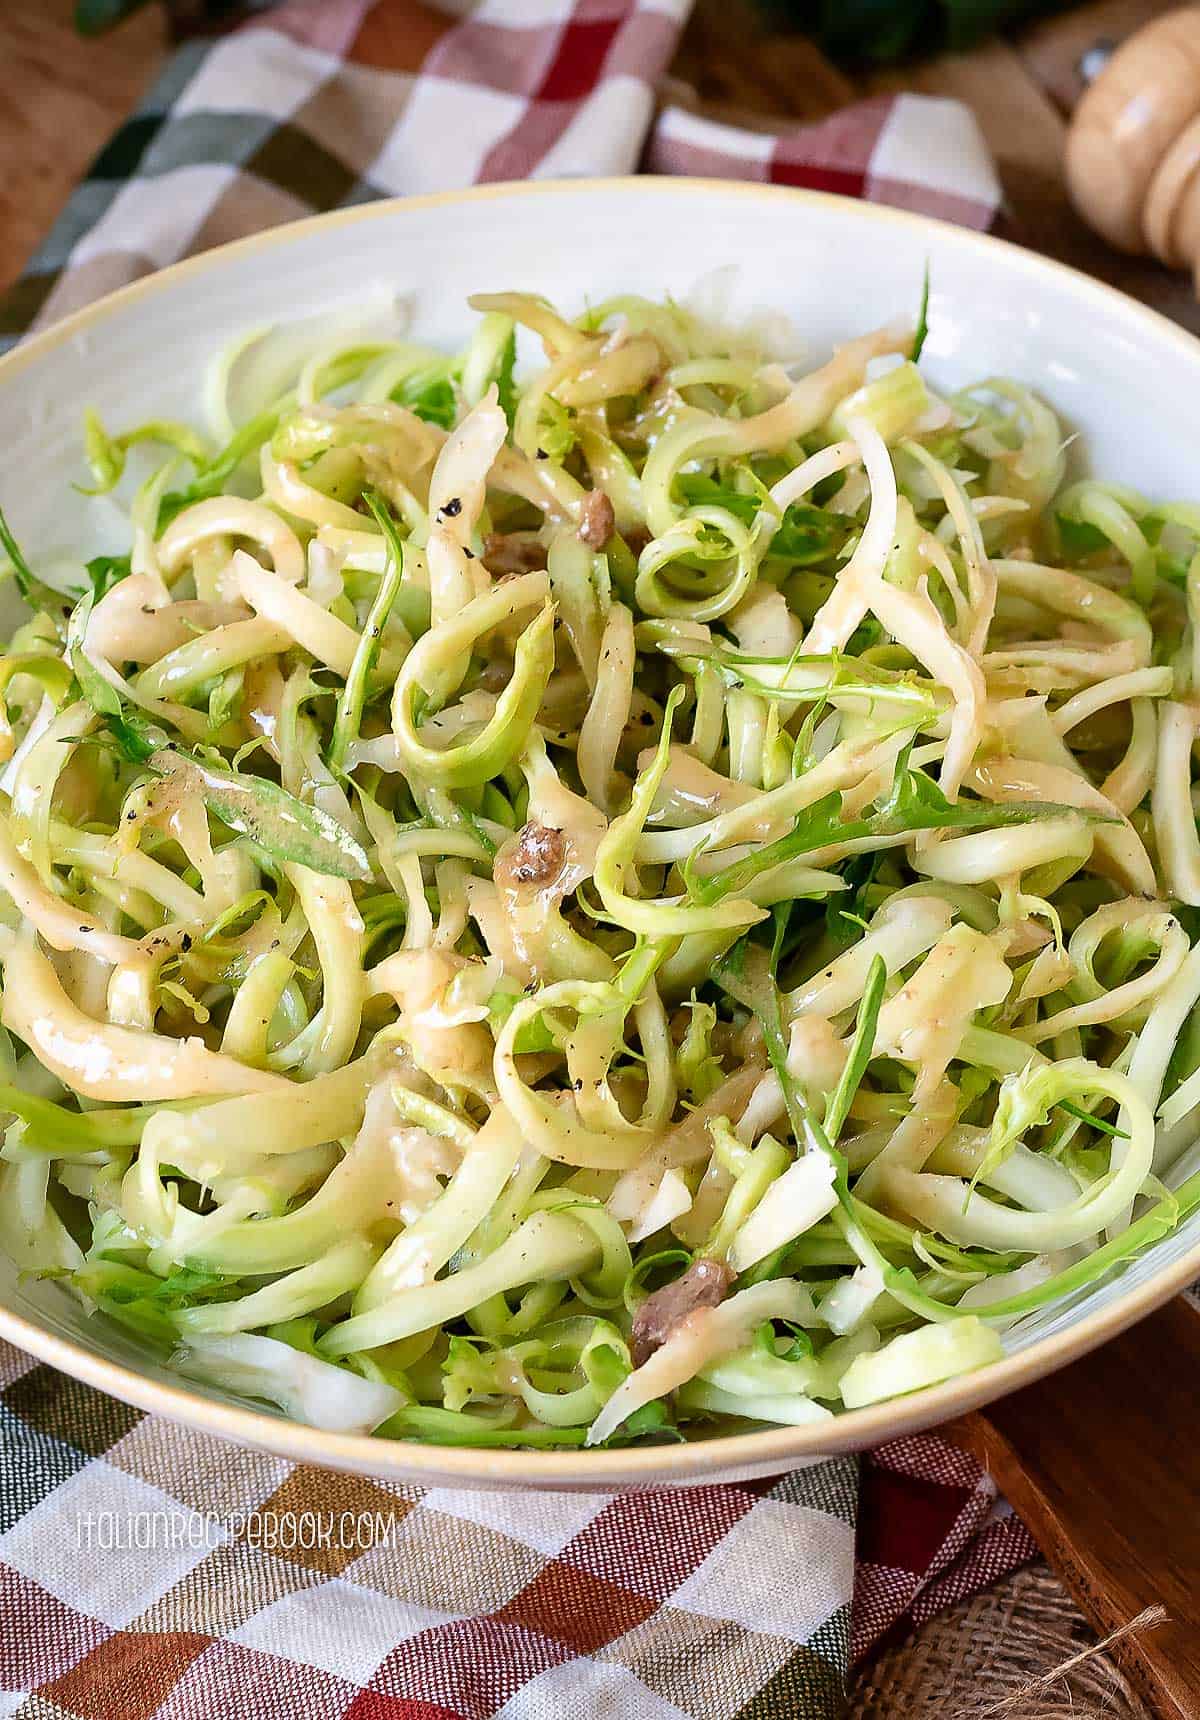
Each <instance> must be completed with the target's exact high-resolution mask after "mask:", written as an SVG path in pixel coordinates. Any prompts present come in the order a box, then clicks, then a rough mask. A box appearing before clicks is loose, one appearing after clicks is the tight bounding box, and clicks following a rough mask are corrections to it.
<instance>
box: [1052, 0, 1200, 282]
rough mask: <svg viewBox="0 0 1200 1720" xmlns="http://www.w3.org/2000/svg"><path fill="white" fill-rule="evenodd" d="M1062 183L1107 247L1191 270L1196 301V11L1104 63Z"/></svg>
mask: <svg viewBox="0 0 1200 1720" xmlns="http://www.w3.org/2000/svg"><path fill="white" fill-rule="evenodd" d="M1085 69H1086V68H1085ZM1066 174H1067V184H1068V187H1069V188H1070V192H1071V198H1072V201H1073V202H1074V204H1075V207H1076V208H1077V209H1078V211H1079V213H1080V214H1081V215H1082V216H1083V218H1084V220H1085V221H1087V222H1088V223H1089V224H1090V225H1091V226H1092V227H1094V228H1095V229H1096V231H1097V232H1098V233H1100V234H1101V235H1102V236H1103V237H1104V238H1105V239H1107V240H1108V242H1109V243H1110V244H1111V245H1115V246H1116V247H1117V249H1118V250H1121V251H1132V252H1138V253H1142V252H1149V253H1150V254H1152V255H1153V256H1155V257H1158V258H1159V259H1160V261H1161V262H1163V263H1165V264H1166V265H1167V266H1168V268H1173V269H1182V268H1190V269H1191V270H1192V271H1193V272H1194V275H1195V280H1196V291H1197V296H1198V297H1200V5H1196V6H1184V7H1181V8H1180V9H1179V10H1178V11H1175V12H1165V13H1164V14H1163V15H1162V17H1161V18H1156V19H1155V20H1154V21H1153V23H1150V24H1146V25H1144V26H1143V28H1142V29H1140V30H1138V31H1137V32H1136V34H1134V35H1133V36H1130V37H1129V39H1128V40H1127V41H1125V42H1122V43H1121V45H1120V47H1118V48H1117V49H1116V50H1115V51H1114V52H1113V53H1112V54H1111V56H1108V57H1107V58H1105V59H1104V61H1103V65H1102V69H1101V70H1100V71H1099V72H1098V73H1097V74H1096V76H1095V77H1094V78H1093V80H1092V81H1091V83H1090V84H1089V86H1088V88H1087V89H1086V90H1085V92H1084V94H1083V97H1082V99H1081V100H1080V102H1079V105H1078V107H1077V108H1076V109H1075V114H1074V117H1073V118H1072V121H1071V126H1070V130H1069V132H1068V134H1067V152H1066Z"/></svg>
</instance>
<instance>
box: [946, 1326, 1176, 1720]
mask: <svg viewBox="0 0 1200 1720" xmlns="http://www.w3.org/2000/svg"><path fill="white" fill-rule="evenodd" d="M939 1431H940V1432H941V1434H942V1435H943V1436H944V1437H945V1438H948V1439H951V1440H953V1441H954V1443H955V1444H958V1445H962V1446H965V1447H966V1448H967V1449H968V1450H970V1451H972V1452H974V1454H975V1455H976V1456H977V1457H978V1458H980V1459H981V1461H982V1462H984V1463H985V1464H986V1465H987V1467H988V1469H989V1470H990V1471H991V1472H992V1474H993V1475H994V1476H995V1477H996V1480H997V1482H998V1483H999V1485H1000V1487H1001V1489H1002V1491H1003V1492H1004V1494H1005V1495H1006V1497H1007V1498H1008V1499H1009V1500H1010V1502H1011V1503H1012V1505H1013V1507H1014V1508H1015V1509H1016V1510H1017V1511H1018V1512H1019V1513H1020V1515H1021V1517H1022V1518H1023V1519H1024V1520H1025V1522H1026V1523H1027V1524H1028V1526H1029V1528H1030V1530H1031V1531H1032V1533H1033V1535H1034V1536H1035V1538H1036V1539H1037V1542H1038V1545H1039V1546H1040V1547H1041V1549H1042V1551H1043V1553H1045V1555H1046V1558H1047V1560H1048V1561H1049V1563H1050V1565H1051V1566H1052V1567H1053V1568H1054V1570H1055V1571H1056V1572H1057V1574H1058V1575H1059V1577H1061V1579H1062V1581H1063V1583H1064V1584H1065V1585H1066V1587H1067V1588H1068V1589H1069V1590H1070V1591H1071V1593H1072V1595H1073V1596H1074V1598H1075V1600H1076V1601H1077V1603H1078V1604H1079V1607H1080V1609H1081V1610H1082V1611H1083V1612H1084V1613H1085V1614H1086V1616H1087V1618H1088V1619H1089V1620H1090V1622H1091V1623H1092V1624H1093V1626H1094V1627H1095V1629H1096V1630H1097V1631H1098V1632H1099V1633H1100V1634H1101V1635H1107V1634H1108V1632H1110V1631H1115V1630H1119V1629H1120V1628H1121V1627H1122V1626H1123V1625H1125V1624H1127V1623H1128V1622H1129V1621H1130V1620H1131V1619H1134V1618H1136V1617H1137V1615H1138V1614H1139V1613H1141V1612H1142V1611H1143V1610H1144V1609H1146V1608H1148V1607H1155V1606H1162V1607H1165V1608H1166V1611H1167V1618H1166V1620H1165V1622H1164V1623H1162V1624H1160V1625H1158V1626H1156V1627H1155V1628H1153V1629H1150V1630H1146V1631H1142V1632H1137V1633H1135V1634H1133V1635H1131V1636H1128V1637H1126V1638H1124V1639H1123V1640H1122V1641H1120V1642H1119V1643H1117V1645H1116V1646H1115V1648H1114V1650H1113V1652H1114V1654H1115V1655H1116V1656H1117V1658H1118V1659H1119V1660H1120V1661H1121V1664H1122V1667H1123V1669H1124V1671H1125V1672H1126V1673H1127V1675H1128V1676H1129V1678H1130V1680H1131V1682H1132V1683H1134V1684H1135V1685H1136V1686H1137V1688H1138V1690H1139V1691H1140V1692H1141V1694H1142V1695H1143V1696H1144V1697H1145V1699H1146V1701H1147V1702H1148V1703H1149V1704H1150V1705H1151V1707H1152V1709H1153V1711H1154V1713H1155V1714H1157V1715H1161V1716H1162V1720H1197V1717H1198V1716H1200V1312H1197V1310H1196V1309H1195V1308H1193V1307H1192V1306H1191V1304H1190V1303H1188V1302H1186V1301H1184V1300H1183V1299H1182V1298H1180V1299H1177V1300H1176V1301H1174V1302H1171V1303H1168V1305H1167V1306H1166V1307H1165V1308H1163V1309H1161V1310H1160V1311H1159V1312H1158V1313H1157V1314H1152V1315H1151V1316H1150V1318H1149V1319H1147V1320H1143V1321H1142V1322H1141V1324H1140V1325H1137V1326H1134V1327H1132V1328H1131V1329H1130V1330H1129V1331H1128V1332H1125V1333H1124V1334H1123V1335H1122V1336H1121V1337H1119V1338H1114V1339H1113V1340H1112V1342H1111V1343H1109V1344H1106V1345H1105V1346H1104V1347H1103V1348H1102V1349H1099V1350H1096V1351H1094V1352H1093V1353H1092V1354H1091V1355H1090V1356H1086V1357H1084V1359H1083V1360H1082V1361H1080V1362H1076V1363H1074V1365H1073V1366H1071V1367H1068V1368H1064V1369H1062V1371H1061V1372H1059V1373H1057V1374H1054V1375H1052V1376H1051V1377H1050V1378H1049V1379H1045V1380H1041V1381H1039V1383H1038V1384H1037V1385H1035V1386H1030V1387H1029V1388H1028V1389H1027V1390H1025V1391H1022V1392H1016V1393H1014V1394H1013V1395H1012V1396H1011V1397H1007V1398H1004V1399H1002V1400H1001V1401H1000V1402H999V1403H995V1404H990V1405H989V1406H988V1408H987V1409H986V1410H983V1411H980V1412H978V1413H977V1414H975V1415H971V1416H966V1417H964V1418H963V1419H962V1420H961V1421H956V1422H951V1423H950V1424H949V1425H948V1426H946V1427H944V1428H942V1429H940V1430H939Z"/></svg>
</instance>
